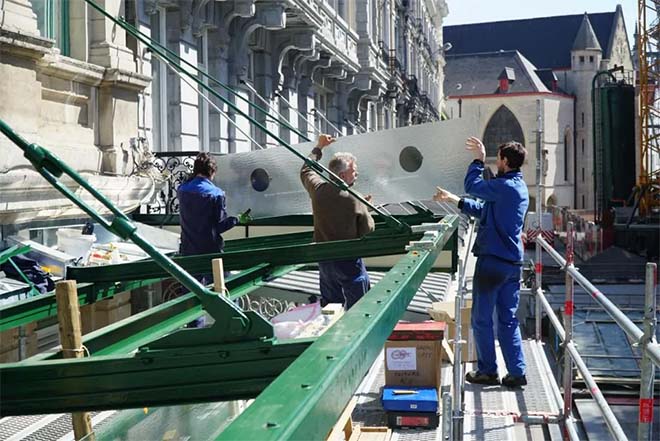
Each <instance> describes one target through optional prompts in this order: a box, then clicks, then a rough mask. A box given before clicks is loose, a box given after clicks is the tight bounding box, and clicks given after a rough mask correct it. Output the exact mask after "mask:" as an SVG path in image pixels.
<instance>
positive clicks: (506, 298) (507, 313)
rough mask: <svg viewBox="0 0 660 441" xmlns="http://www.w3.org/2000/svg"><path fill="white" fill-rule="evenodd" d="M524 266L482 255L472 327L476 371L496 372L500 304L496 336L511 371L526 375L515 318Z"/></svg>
mask: <svg viewBox="0 0 660 441" xmlns="http://www.w3.org/2000/svg"><path fill="white" fill-rule="evenodd" d="M521 269H522V267H521V266H520V265H516V264H514V263H510V262H507V261H505V260H501V259H498V258H497V257H494V256H479V257H478V259H477V264H476V267H475V269H474V279H473V282H472V329H473V330H474V338H475V341H476V348H477V370H478V371H479V372H481V373H484V374H488V375H492V374H496V373H497V361H496V356H495V337H494V332H493V311H494V310H495V307H497V339H498V340H499V342H500V348H501V349H502V355H503V356H504V362H505V363H506V368H507V370H508V372H509V374H511V375H513V376H514V377H521V376H523V375H525V359H524V356H523V352H522V338H521V336H520V327H519V326H518V319H517V318H516V311H517V310H518V303H519V301H520V275H521Z"/></svg>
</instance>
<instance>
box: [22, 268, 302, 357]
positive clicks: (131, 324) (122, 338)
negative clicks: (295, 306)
mask: <svg viewBox="0 0 660 441" xmlns="http://www.w3.org/2000/svg"><path fill="white" fill-rule="evenodd" d="M300 268H302V265H291V266H284V267H276V268H273V267H270V266H268V265H258V266H256V267H254V268H251V269H249V270H246V271H244V272H242V273H241V274H234V275H231V276H230V277H229V278H228V279H227V281H226V286H227V289H228V290H229V292H230V295H229V298H230V299H231V300H236V299H238V298H239V297H242V296H244V295H246V294H249V293H250V292H252V291H254V290H256V289H258V288H260V287H261V286H263V285H264V284H266V283H267V281H268V280H270V279H272V278H277V277H281V276H283V275H285V274H287V273H289V272H291V271H295V270H297V269H300ZM202 313H203V310H202V306H201V305H200V303H199V299H197V297H196V296H195V295H194V294H192V293H188V294H185V295H183V296H181V297H179V298H176V299H174V300H171V301H169V302H167V303H163V304H162V305H158V306H156V307H154V308H151V309H149V310H147V311H143V312H141V313H139V314H136V315H134V316H131V317H128V318H126V319H124V320H122V321H120V322H117V323H114V324H111V325H109V326H106V327H104V328H102V329H99V330H97V331H94V332H91V333H89V334H87V335H86V336H85V337H84V338H83V344H84V345H85V347H86V348H87V350H88V351H89V353H90V354H91V355H113V354H125V353H129V352H131V351H134V350H136V349H138V348H139V347H141V346H144V345H148V344H149V343H150V342H152V341H154V340H156V339H159V338H161V337H163V336H165V335H168V334H170V333H171V332H174V331H176V330H178V329H179V328H181V327H182V326H184V325H185V324H187V323H189V322H191V321H192V320H195V319H196V318H198V317H199V316H201V315H202ZM58 358H62V352H61V351H58V352H47V353H43V354H39V355H37V356H34V357H31V358H30V359H28V360H26V361H27V362H33V361H39V360H53V359H58Z"/></svg>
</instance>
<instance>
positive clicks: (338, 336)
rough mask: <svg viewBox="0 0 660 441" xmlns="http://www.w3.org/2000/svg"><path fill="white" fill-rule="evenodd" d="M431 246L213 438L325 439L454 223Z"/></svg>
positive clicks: (405, 261) (406, 261) (446, 222)
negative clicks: (217, 436)
mask: <svg viewBox="0 0 660 441" xmlns="http://www.w3.org/2000/svg"><path fill="white" fill-rule="evenodd" d="M441 223H442V225H443V226H444V228H443V229H442V230H441V231H440V232H439V234H438V235H437V236H436V237H435V238H434V239H432V240H431V239H429V241H430V242H431V243H430V244H432V246H430V247H428V248H420V249H419V250H418V251H410V252H409V253H408V254H406V256H404V257H403V258H402V259H401V260H400V261H399V262H398V263H397V264H396V265H395V266H394V267H393V268H392V269H391V270H390V271H389V272H388V273H387V274H386V275H385V277H384V278H383V279H382V280H381V281H380V282H379V283H378V284H377V285H376V286H375V287H373V288H372V289H371V290H370V291H369V292H367V294H365V296H364V297H363V298H362V299H361V300H360V301H359V302H358V303H357V304H355V306H354V307H353V308H351V310H350V311H348V312H347V313H346V314H344V316H343V317H342V318H341V319H340V320H339V321H338V322H337V323H336V324H335V325H334V326H333V327H332V328H331V329H329V330H328V331H327V332H326V333H325V334H323V335H322V336H320V337H319V338H318V339H317V340H316V342H314V344H312V345H311V346H310V347H309V349H307V350H306V351H305V352H304V353H303V354H302V355H301V356H300V357H298V359H297V360H296V361H295V362H294V363H293V364H291V366H289V367H288V368H287V370H286V371H285V372H284V373H283V374H282V375H280V376H279V377H277V379H276V380H275V381H273V383H272V384H271V385H270V386H268V388H266V390H265V391H264V392H263V393H262V394H261V395H259V397H258V398H257V399H256V401H255V402H254V403H252V404H251V405H250V406H249V407H248V408H247V409H246V410H245V412H243V413H242V414H241V415H240V416H239V417H238V418H237V419H236V421H234V422H233V423H232V424H231V425H230V426H229V427H228V428H227V429H225V431H224V432H222V434H221V435H220V437H219V438H218V439H219V440H234V439H258V440H276V439H277V440H289V439H299V440H309V439H323V438H324V437H325V436H326V435H327V434H328V433H329V432H330V429H331V428H332V427H333V425H334V424H335V423H336V421H337V419H338V418H339V416H340V415H341V412H342V410H343V409H344V408H345V407H346V404H347V403H348V401H349V400H350V398H351V396H352V395H353V393H354V392H355V389H356V388H357V387H358V385H359V384H360V382H361V381H362V379H363V378H364V375H365V374H366V373H367V371H368V369H369V367H370V366H371V365H372V363H373V362H374V360H375V359H376V357H377V356H378V354H379V353H380V351H381V349H382V347H383V344H384V343H385V340H387V337H388V336H389V335H390V333H391V332H392V329H393V328H394V326H395V325H396V323H397V321H398V320H399V319H400V317H401V316H402V314H403V313H404V311H405V310H406V307H407V306H408V304H409V303H410V301H411V300H412V298H413V296H414V295H415V293H416V292H417V289H418V288H419V286H420V285H421V283H422V281H423V280H424V278H425V277H426V274H427V273H428V272H429V270H430V269H431V267H432V266H433V262H434V261H435V259H436V257H437V256H438V254H439V253H440V251H441V249H442V248H443V245H444V244H445V243H446V242H447V241H448V240H449V239H450V237H451V235H452V234H453V233H454V231H455V230H456V228H457V226H458V217H457V216H455V215H452V216H447V217H446V218H445V219H443V221H442V222H441Z"/></svg>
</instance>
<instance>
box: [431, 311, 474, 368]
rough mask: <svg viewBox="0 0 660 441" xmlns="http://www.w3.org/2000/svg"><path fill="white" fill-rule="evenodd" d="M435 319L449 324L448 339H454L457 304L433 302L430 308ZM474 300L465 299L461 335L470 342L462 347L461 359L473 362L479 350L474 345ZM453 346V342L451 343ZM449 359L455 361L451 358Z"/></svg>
mask: <svg viewBox="0 0 660 441" xmlns="http://www.w3.org/2000/svg"><path fill="white" fill-rule="evenodd" d="M429 314H430V315H431V317H432V318H433V320H436V321H439V322H445V323H446V324H447V332H446V336H447V340H453V339H454V338H455V336H456V320H455V317H456V305H455V303H454V302H453V301H452V302H433V304H432V305H431V308H430V309H429ZM471 321H472V300H466V301H465V307H463V308H461V337H462V340H465V341H467V342H468V343H467V344H465V345H463V346H462V347H461V361H463V362H472V361H476V360H477V351H476V348H475V346H474V344H475V342H474V333H473V332H472V325H471ZM450 346H451V347H452V348H453V347H454V345H453V344H451V345H450ZM445 354H446V353H445ZM449 361H453V359H452V360H449Z"/></svg>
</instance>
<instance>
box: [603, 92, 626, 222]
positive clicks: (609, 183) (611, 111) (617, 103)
mask: <svg viewBox="0 0 660 441" xmlns="http://www.w3.org/2000/svg"><path fill="white" fill-rule="evenodd" d="M598 96H599V98H600V103H599V104H600V115H601V118H600V127H596V130H599V129H600V131H601V148H600V149H599V151H597V152H596V154H597V155H599V154H600V155H602V173H603V175H602V180H600V182H602V185H603V188H602V190H603V195H602V205H601V206H602V207H603V208H605V209H607V208H609V207H612V206H620V205H621V201H625V200H626V199H627V198H628V196H630V193H631V191H632V188H633V187H634V186H635V88H634V87H633V86H631V85H629V84H623V83H609V84H606V85H603V86H601V87H600V91H599V94H598ZM596 160H597V161H598V158H596ZM595 169H596V170H597V169H598V167H596V168H595Z"/></svg>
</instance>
